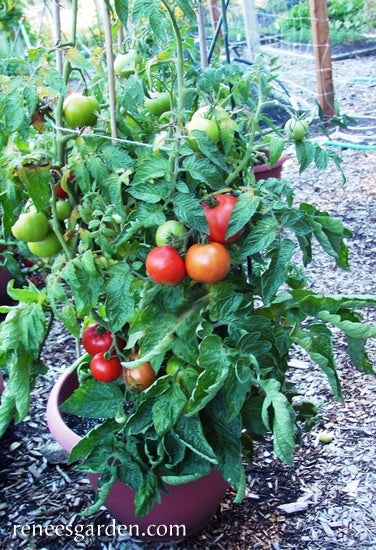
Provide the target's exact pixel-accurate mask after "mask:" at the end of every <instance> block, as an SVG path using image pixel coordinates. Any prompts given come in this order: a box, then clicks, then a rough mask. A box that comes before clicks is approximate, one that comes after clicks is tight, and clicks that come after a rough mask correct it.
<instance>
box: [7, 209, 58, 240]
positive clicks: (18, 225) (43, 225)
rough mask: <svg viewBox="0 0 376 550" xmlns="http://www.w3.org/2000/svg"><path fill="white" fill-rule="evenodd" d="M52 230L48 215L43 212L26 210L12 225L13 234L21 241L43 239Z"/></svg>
mask: <svg viewBox="0 0 376 550" xmlns="http://www.w3.org/2000/svg"><path fill="white" fill-rule="evenodd" d="M49 230H50V225H49V223H48V219H47V216H46V215H45V214H44V213H43V212H35V211H32V212H26V213H25V214H20V216H19V218H18V220H17V221H16V222H15V223H14V225H12V227H11V231H12V234H13V236H14V237H15V238H16V239H18V240H19V241H24V242H35V241H41V240H42V239H44V238H45V237H46V235H47V233H48V232H49Z"/></svg>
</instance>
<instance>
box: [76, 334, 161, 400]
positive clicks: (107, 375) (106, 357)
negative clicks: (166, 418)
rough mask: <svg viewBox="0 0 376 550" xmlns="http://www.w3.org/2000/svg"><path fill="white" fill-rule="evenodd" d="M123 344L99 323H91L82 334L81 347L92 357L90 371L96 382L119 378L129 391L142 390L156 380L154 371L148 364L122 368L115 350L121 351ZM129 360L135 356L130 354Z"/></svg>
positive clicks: (122, 341)
mask: <svg viewBox="0 0 376 550" xmlns="http://www.w3.org/2000/svg"><path fill="white" fill-rule="evenodd" d="M115 338H116V343H115ZM125 344H126V342H125V341H124V340H123V339H122V338H120V337H119V336H116V337H115V336H114V334H113V333H112V332H111V331H109V330H107V329H105V328H104V327H102V326H100V325H99V323H92V324H91V325H89V326H88V327H86V328H85V330H84V331H83V333H82V345H83V346H84V348H85V350H86V351H87V353H88V354H89V355H91V356H92V358H91V361H90V371H91V373H92V375H93V377H94V378H95V379H96V380H99V381H100V382H114V381H115V380H117V379H118V378H119V377H120V376H121V377H122V379H123V382H124V383H125V384H126V385H127V386H128V388H130V389H131V390H134V391H141V390H144V389H146V388H148V387H149V386H151V384H152V383H153V382H154V381H155V380H156V374H155V371H154V369H153V367H152V366H151V364H150V363H149V362H146V363H144V364H142V365H141V366H139V367H136V368H127V369H126V368H123V367H122V365H121V362H120V359H119V356H118V355H117V353H116V349H115V348H117V349H118V350H119V351H122V350H123V349H124V348H125ZM130 359H137V355H136V354H130Z"/></svg>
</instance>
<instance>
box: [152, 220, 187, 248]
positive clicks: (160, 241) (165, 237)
mask: <svg viewBox="0 0 376 550" xmlns="http://www.w3.org/2000/svg"><path fill="white" fill-rule="evenodd" d="M186 232H187V229H186V227H185V226H184V225H183V224H182V223H181V222H178V221H177V220H167V221H166V222H164V223H162V225H160V226H159V227H158V229H157V231H156V233H155V242H156V244H157V245H158V246H163V245H164V244H171V240H173V239H174V237H182V236H183V235H185V233H186Z"/></svg>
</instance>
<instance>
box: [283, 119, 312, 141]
mask: <svg viewBox="0 0 376 550" xmlns="http://www.w3.org/2000/svg"><path fill="white" fill-rule="evenodd" d="M284 131H285V135H286V137H287V138H288V139H292V140H294V141H302V140H303V139H304V138H305V137H306V136H307V135H308V132H309V123H308V122H307V121H306V120H304V119H297V118H290V119H289V120H288V121H287V122H286V123H285V125H284Z"/></svg>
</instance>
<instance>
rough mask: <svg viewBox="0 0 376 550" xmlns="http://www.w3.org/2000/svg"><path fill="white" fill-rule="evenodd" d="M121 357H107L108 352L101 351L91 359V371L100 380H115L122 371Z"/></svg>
mask: <svg viewBox="0 0 376 550" xmlns="http://www.w3.org/2000/svg"><path fill="white" fill-rule="evenodd" d="M122 370H123V369H122V367H121V363H120V359H119V358H118V357H117V356H116V355H110V357H109V358H107V352H105V351H100V352H99V353H96V354H95V355H94V357H92V359H91V361H90V371H91V374H92V375H93V376H94V378H95V379H96V380H99V381H100V382H114V381H115V380H116V379H117V378H119V376H121V373H122Z"/></svg>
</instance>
